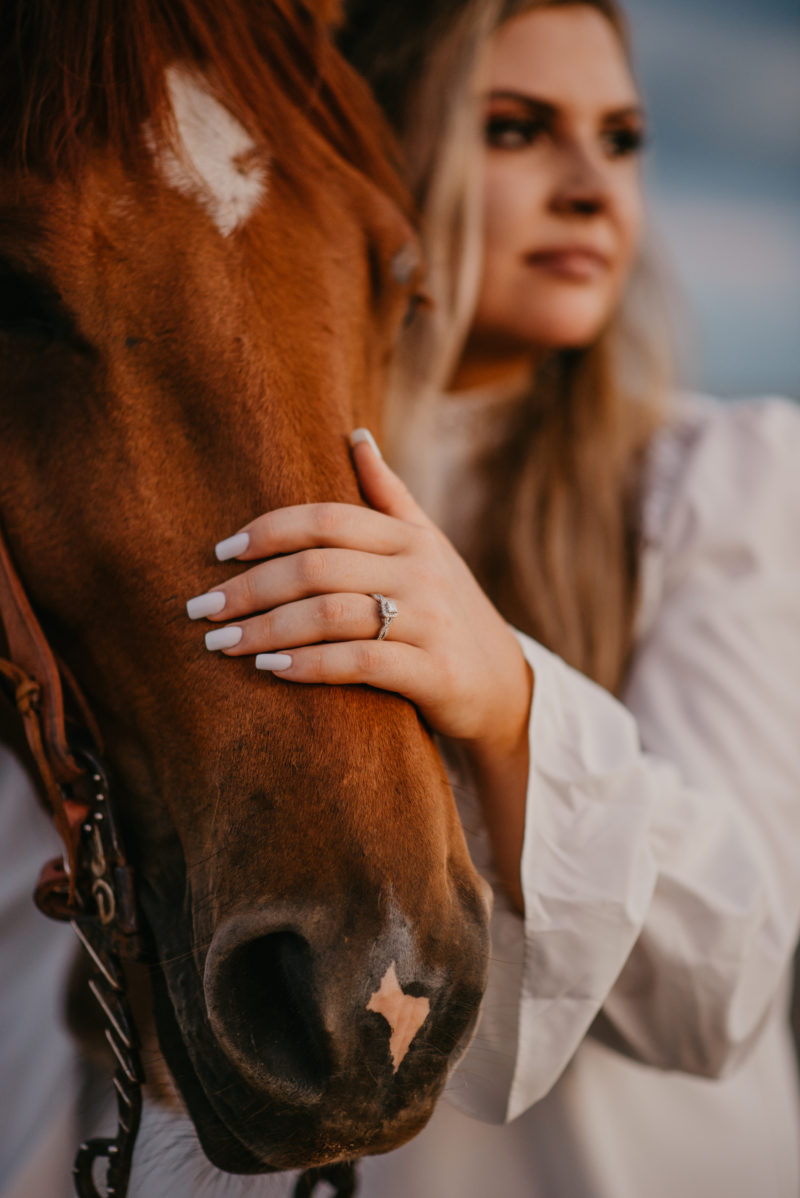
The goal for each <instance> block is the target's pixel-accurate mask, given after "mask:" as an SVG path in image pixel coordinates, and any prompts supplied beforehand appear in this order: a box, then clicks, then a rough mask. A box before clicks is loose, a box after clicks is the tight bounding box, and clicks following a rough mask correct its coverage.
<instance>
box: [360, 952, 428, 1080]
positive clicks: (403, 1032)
mask: <svg viewBox="0 0 800 1198" xmlns="http://www.w3.org/2000/svg"><path fill="white" fill-rule="evenodd" d="M430 1009H431V1004H430V1002H429V1001H428V999H427V998H415V997H414V996H413V995H412V994H404V993H403V987H402V986H401V985H400V983H399V981H398V980H397V970H396V968H395V963H394V961H392V963H391V965H390V966H389V968H388V969H387V970H386V973H385V974H384V975H383V980H382V981H381V984H380V987H379V989H378V990H376V991H375V993H374V994H373V995H372V998H371V999H370V1000H369V1002H368V1003H367V1010H368V1011H377V1013H378V1014H379V1015H383V1017H384V1019H385V1020H386V1022H387V1023H388V1024H389V1027H390V1029H391V1032H392V1035H391V1039H390V1040H389V1052H390V1053H391V1054H392V1065H393V1066H394V1072H395V1073H397V1070H398V1069H399V1068H400V1062H401V1061H402V1060H403V1057H404V1056H405V1055H406V1053H407V1052H408V1049H409V1046H410V1044H411V1041H412V1040H413V1039H414V1037H415V1036H416V1034H417V1032H418V1031H419V1029H420V1028H421V1027H422V1025H423V1023H424V1022H425V1020H426V1019H427V1018H428V1014H429V1013H430Z"/></svg>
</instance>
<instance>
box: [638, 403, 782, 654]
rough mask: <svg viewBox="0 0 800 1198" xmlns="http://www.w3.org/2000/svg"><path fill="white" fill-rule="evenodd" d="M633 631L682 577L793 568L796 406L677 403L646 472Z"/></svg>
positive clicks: (653, 446)
mask: <svg viewBox="0 0 800 1198" xmlns="http://www.w3.org/2000/svg"><path fill="white" fill-rule="evenodd" d="M642 502H643V508H642V532H643V553H644V558H643V571H642V590H643V594H642V605H641V612H640V621H639V631H640V632H642V631H644V630H645V629H646V628H647V626H648V624H649V621H650V618H652V616H653V614H654V612H655V611H656V610H657V609H658V607H659V605H660V601H661V600H662V599H663V598H664V595H665V592H666V591H668V590H669V589H670V588H671V587H673V586H676V585H680V582H681V580H682V579H684V578H685V577H686V575H687V574H688V573H692V574H694V575H695V576H696V575H697V572H698V571H702V572H703V573H704V575H707V576H708V577H709V578H710V577H711V576H712V575H713V576H720V575H725V576H727V575H730V577H731V578H733V577H739V578H741V577H742V576H743V575H744V574H751V575H752V573H754V572H755V573H757V574H762V575H763V574H765V573H768V572H775V571H780V572H781V573H782V574H783V573H785V572H786V571H790V570H791V569H792V565H793V563H794V564H795V565H796V566H797V568H798V569H800V538H798V536H797V527H798V524H799V523H800V405H798V404H795V403H793V402H792V401H791V400H787V399H780V398H774V397H763V398H759V399H748V400H736V401H721V400H716V399H712V398H710V397H708V396H699V395H685V396H679V397H677V398H676V400H675V403H674V405H673V407H672V411H671V414H670V418H669V419H668V421H667V422H666V423H665V424H664V426H663V427H662V428H661V429H660V430H659V432H658V433H656V435H655V436H654V438H653V440H652V442H651V445H650V450H649V454H648V461H647V465H646V469H645V474H644V488H643V501H642Z"/></svg>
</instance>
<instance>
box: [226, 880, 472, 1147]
mask: <svg viewBox="0 0 800 1198" xmlns="http://www.w3.org/2000/svg"><path fill="white" fill-rule="evenodd" d="M333 922H339V926H338V927H335V926H332V923H333ZM361 923H362V925H363V918H362V921H361ZM486 939H487V931H486V923H485V910H484V909H483V904H481V903H479V904H477V906H476V907H475V908H474V909H472V910H471V911H469V912H467V911H465V910H464V909H459V910H457V911H452V912H449V913H443V915H442V919H441V926H440V928H439V935H437V937H436V938H435V940H434V941H431V940H430V938H429V939H428V940H427V941H426V942H422V941H421V940H420V938H419V937H418V936H415V935H414V931H413V929H412V928H411V927H410V926H409V925H408V923H407V922H406V921H405V920H404V919H403V918H402V916H401V915H400V913H399V912H398V911H396V910H392V911H389V912H388V913H386V915H385V917H384V919H383V920H382V921H381V924H380V927H376V928H373V929H372V931H371V934H369V935H365V933H364V929H363V926H362V927H361V928H359V926H358V924H356V923H355V921H353V922H352V923H351V925H350V926H348V923H347V921H341V917H337V919H336V920H332V917H331V915H330V913H329V912H328V911H326V910H324V909H315V908H313V907H307V908H305V909H297V908H294V909H292V908H290V906H289V905H285V904H281V905H279V906H277V907H270V908H268V909H264V910H255V911H253V910H250V911H247V912H244V913H241V914H238V915H234V916H233V917H231V918H229V919H228V920H227V921H225V922H224V923H223V924H222V925H221V926H220V927H218V928H217V930H216V932H215V933H214V936H213V939H212V941H211V944H210V946H209V949H208V953H207V955H206V959H205V967H204V972H203V989H204V994H205V1002H206V1008H207V1013H208V1021H209V1024H210V1030H211V1032H212V1034H213V1037H214V1039H215V1041H216V1044H217V1045H218V1046H219V1048H220V1049H221V1050H222V1054H224V1057H226V1058H227V1060H228V1061H229V1062H230V1065H231V1067H232V1070H233V1072H234V1073H235V1075H236V1076H237V1078H238V1079H239V1080H240V1082H244V1083H245V1085H246V1086H247V1088H248V1089H249V1090H250V1091H251V1093H253V1094H254V1095H258V1096H259V1097H260V1100H261V1104H262V1108H263V1110H264V1111H265V1112H266V1114H265V1117H264V1125H263V1131H262V1130H261V1129H259V1128H257V1127H256V1125H255V1124H254V1123H253V1122H252V1121H250V1123H249V1126H248V1128H247V1129H243V1130H242V1133H241V1135H242V1139H243V1140H244V1142H246V1143H247V1146H248V1148H249V1149H250V1151H253V1152H255V1153H256V1154H257V1155H262V1156H263V1157H264V1159H265V1161H266V1162H267V1163H268V1164H269V1166H270V1167H271V1168H282V1169H286V1168H293V1167H301V1166H302V1167H306V1166H308V1165H310V1164H323V1163H328V1162H330V1161H332V1160H337V1159H349V1158H352V1157H355V1156H359V1155H363V1154H365V1153H372V1152H381V1151H387V1150H388V1149H391V1148H394V1147H397V1146H399V1144H401V1143H404V1142H405V1141H406V1140H408V1139H410V1138H411V1137H412V1136H413V1135H415V1134H416V1133H417V1132H418V1131H419V1130H421V1128H422V1127H423V1126H424V1124H425V1123H426V1122H427V1119H428V1118H429V1116H430V1114H431V1113H432V1111H433V1107H434V1104H435V1102H436V1099H437V1098H438V1096H439V1094H440V1092H441V1089H442V1087H443V1085H444V1082H445V1080H446V1077H447V1074H448V1071H449V1069H450V1068H451V1065H452V1063H453V1062H454V1061H455V1060H457V1059H458V1056H459V1054H460V1052H461V1051H462V1049H463V1047H464V1045H465V1043H466V1042H467V1040H468V1038H469V1036H470V1035H471V1032H472V1029H473V1027H474V1024H475V1021H476V1019H477V1013H478V1008H479V1005H480V1000H481V997H482V993H483V988H484V985H485V960H486ZM270 1112H272V1115H273V1116H275V1117H277V1122H278V1123H280V1124H281V1127H282V1130H281V1134H280V1136H279V1137H278V1138H277V1139H274V1138H273V1134H272V1129H273V1126H274V1121H273V1117H272V1116H271V1115H270ZM287 1133H290V1134H287ZM238 1134H240V1133H239V1130H238V1129H237V1135H238ZM262 1137H263V1138H262Z"/></svg>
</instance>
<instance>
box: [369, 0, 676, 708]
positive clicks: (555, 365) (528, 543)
mask: <svg viewBox="0 0 800 1198" xmlns="http://www.w3.org/2000/svg"><path fill="white" fill-rule="evenodd" d="M439 3H440V5H441V4H442V0H439ZM576 3H580V4H584V5H586V6H588V7H591V8H594V9H597V10H598V11H600V12H601V13H602V14H603V15H604V16H605V17H606V18H607V19H608V20H609V21H610V22H611V24H612V25H613V27H614V29H615V31H616V32H617V34H618V36H619V38H620V41H621V44H622V45H623V48H624V50H625V52H626V54H627V53H628V36H627V28H626V25H625V22H624V18H623V16H622V13H621V11H620V9H619V8H618V6H617V5H616V4H615V3H614V0H467V3H466V4H464V3H459V4H458V6H457V11H456V10H455V9H454V5H453V0H449V6H450V8H453V9H454V11H451V12H444V13H443V14H442V15H441V17H440V20H439V21H438V22H436V21H434V22H431V23H430V24H429V25H428V26H427V27H426V28H425V30H424V31H423V33H422V34H421V35H420V36H418V37H417V38H409V36H408V32H407V31H406V40H405V47H406V55H407V60H406V61H405V62H404V63H401V62H399V57H398V55H399V52H398V51H397V50H396V49H392V51H391V52H390V53H389V55H388V58H385V59H384V60H383V74H381V66H380V64H381V60H380V58H379V57H378V61H377V62H376V59H375V44H374V43H373V46H372V55H373V57H372V59H371V67H372V70H373V72H375V75H376V77H377V89H376V90H377V91H378V97H379V99H381V98H383V97H382V96H381V86H383V88H384V90H385V91H386V92H387V93H388V92H389V91H391V94H392V97H393V102H394V104H395V111H394V112H391V111H390V116H393V118H394V121H395V124H396V127H397V128H398V132H399V134H400V137H401V141H402V142H403V143H404V146H405V149H406V153H407V156H408V161H409V170H410V182H411V184H412V187H413V188H414V189H415V191H416V195H417V198H418V202H419V203H420V206H421V210H422V214H423V237H424V240H425V242H426V245H427V248H428V251H429V256H430V259H431V263H432V270H431V274H430V289H431V291H432V292H433V305H432V309H431V311H430V312H428V313H423V315H422V319H420V320H418V321H417V322H416V325H415V327H413V328H412V329H411V330H410V332H409V335H408V337H407V340H406V343H405V345H404V346H403V347H402V348H401V352H400V353H399V355H398V360H397V364H396V370H395V378H394V382H393V386H392V388H391V395H390V399H389V402H388V405H387V424H386V433H385V436H386V438H387V441H388V446H389V452H390V456H392V457H393V458H394V460H395V462H396V463H397V465H398V467H399V469H400V470H401V472H402V473H403V474H404V475H405V476H406V477H407V478H408V479H409V481H410V483H411V485H412V489H413V486H414V472H415V468H419V463H420V455H419V452H418V447H419V445H420V443H421V442H424V440H425V438H426V437H427V436H428V435H430V433H429V430H430V428H431V423H432V420H433V414H434V411H435V408H436V405H437V403H438V402H439V401H440V400H441V395H442V392H443V391H444V389H445V388H446V385H447V382H448V381H449V379H450V378H451V377H452V373H453V369H454V367H455V365H456V364H457V361H458V357H459V354H460V352H461V349H462V347H463V343H464V339H465V336H466V333H467V332H468V329H469V323H470V319H471V313H472V311H473V308H474V303H475V298H476V295H477V288H478V285H479V282H480V240H481V238H480V223H479V218H480V213H479V198H480V193H481V188H480V184H479V178H476V177H475V171H476V164H477V169H478V170H479V169H480V161H481V153H480V149H479V141H478V138H479V130H480V119H479V114H478V105H477V89H476V87H475V81H476V78H477V71H478V63H479V59H480V54H481V51H482V49H483V48H484V47H485V45H486V41H487V38H488V36H489V34H490V32H491V31H492V30H493V29H495V28H497V27H498V26H499V25H501V24H503V23H505V21H507V20H510V19H512V18H513V17H514V16H517V15H520V14H522V13H523V12H527V11H529V10H531V9H535V8H543V7H554V6H567V5H573V6H574V5H575V4H576ZM444 8H445V10H446V9H447V8H448V0H444ZM440 13H441V8H440ZM401 44H402V38H400V37H399V36H397V37H396V38H395V39H393V46H395V47H396V46H399V45H401ZM409 46H411V47H413V50H412V51H409V49H408V47H409ZM415 54H416V59H415V58H414V56H415ZM409 56H410V59H411V61H412V66H413V67H414V68H415V69H414V70H411V71H409V70H408V68H409V61H408V57H409ZM423 56H424V68H422V63H423ZM357 65H360V66H361V69H362V70H363V69H364V66H365V64H364V63H359V64H357ZM404 67H405V69H406V75H405V91H403V74H402V72H403V68H404ZM398 97H403V99H402V101H400V100H398ZM669 341H670V338H669V335H668V324H667V321H666V318H665V313H664V310H663V307H662V305H661V303H660V297H659V289H658V286H657V283H656V281H655V277H654V271H653V268H652V265H651V263H650V261H649V260H648V257H647V255H646V254H643V255H642V258H641V261H640V262H639V264H638V265H637V268H636V270H635V271H634V273H633V275H632V278H631V280H630V285H629V287H628V288H627V294H626V296H625V297H624V300H623V302H622V304H621V306H620V309H619V311H618V312H616V313H615V314H614V316H613V318H612V319H611V321H610V322H609V324H608V326H607V327H606V328H605V329H604V330H603V332H602V333H601V334H600V336H599V337H598V338H597V339H596V341H595V342H594V343H593V344H592V345H590V346H588V347H586V348H582V349H572V350H565V351H560V352H556V353H553V354H552V355H551V357H550V358H549V360H548V361H547V363H546V365H545V366H544V367H543V368H542V369H540V370H538V371H537V373H536V376H535V378H534V379H532V381H531V386H530V388H529V389H528V391H527V392H526V393H525V394H524V395H523V396H522V397H521V399H520V400H519V402H518V403H517V404H516V405H515V407H514V410H513V412H512V414H511V417H510V419H509V421H508V424H507V425H506V427H505V429H504V435H503V437H502V440H501V441H500V443H499V445H497V446H496V447H493V448H492V449H491V450H487V453H486V455H485V457H484V460H483V461H482V463H481V464H480V469H481V471H482V474H483V480H484V482H485V484H486V485H485V490H484V493H485V494H486V495H487V496H488V497H489V498H488V501H487V502H486V503H485V505H484V509H483V512H482V515H481V517H480V519H479V520H478V522H477V525H476V527H475V531H474V536H473V537H472V540H471V542H470V543H469V544H468V545H466V546H463V545H462V546H460V548H461V549H462V551H463V552H464V553H465V556H466V558H467V561H468V562H469V564H470V566H471V567H472V569H473V571H474V573H475V574H476V576H477V578H478V580H479V582H480V583H481V585H482V586H483V588H484V589H485V591H486V592H487V594H488V595H489V597H490V598H491V599H492V601H493V602H494V603H495V605H496V606H497V608H498V609H499V611H500V612H501V613H502V614H503V615H504V616H505V618H506V619H508V620H509V621H510V622H511V623H512V624H514V625H515V626H516V627H517V628H520V629H522V630H523V631H525V632H527V633H529V634H530V635H531V636H534V637H535V638H536V639H537V640H539V641H540V642H541V643H542V644H544V645H546V646H547V647H548V648H550V649H551V650H553V651H554V652H556V653H558V654H559V656H561V657H562V658H564V660H566V661H567V662H569V663H570V664H571V665H573V666H575V667H576V668H578V669H580V670H581V671H582V672H583V673H585V674H587V675H588V676H590V677H591V678H593V679H595V681H597V682H599V683H600V684H601V685H603V686H605V687H607V688H608V689H609V690H612V691H619V689H620V687H621V685H622V682H623V680H624V675H625V669H626V665H627V663H628V660H629V657H630V652H631V649H632V645H633V639H634V628H635V619H636V612H637V607H638V592H639V563H640V558H641V532H640V518H639V517H640V510H641V496H640V491H641V480H642V474H643V464H644V459H645V453H646V449H647V445H648V443H649V440H650V438H651V436H652V434H653V432H654V430H655V429H656V427H658V425H659V423H660V422H661V420H662V419H663V396H664V394H665V391H666V381H667V377H668V374H669V369H668V365H667V362H668V357H669V354H668V346H669ZM453 402H457V401H453Z"/></svg>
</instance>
